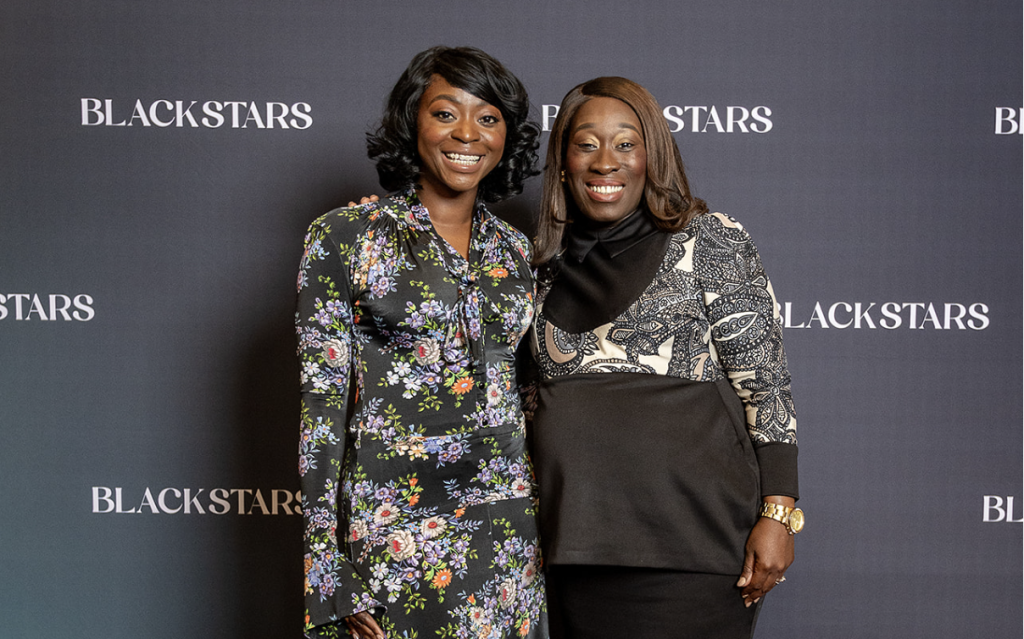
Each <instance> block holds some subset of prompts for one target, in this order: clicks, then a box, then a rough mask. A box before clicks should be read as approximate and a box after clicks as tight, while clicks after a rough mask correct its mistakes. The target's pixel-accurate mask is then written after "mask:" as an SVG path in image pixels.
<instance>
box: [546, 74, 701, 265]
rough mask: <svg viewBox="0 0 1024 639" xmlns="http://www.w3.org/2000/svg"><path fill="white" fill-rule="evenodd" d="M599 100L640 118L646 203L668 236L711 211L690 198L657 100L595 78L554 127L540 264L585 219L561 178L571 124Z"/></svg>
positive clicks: (629, 84)
mask: <svg viewBox="0 0 1024 639" xmlns="http://www.w3.org/2000/svg"><path fill="white" fill-rule="evenodd" d="M596 97H604V98H614V99H616V100H621V101H622V102H625V103H626V104H627V105H628V106H629V108H631V109H633V112H634V113H636V116H637V118H638V119H639V120H640V124H641V125H642V127H643V136H644V146H645V147H646V148H647V176H646V177H647V180H646V184H645V185H644V197H643V202H641V204H643V205H644V208H645V209H646V211H647V212H648V213H649V214H650V215H651V216H652V217H653V218H654V223H655V224H656V225H657V226H658V228H660V229H662V230H663V231H668V232H675V231H679V230H681V229H682V228H683V227H684V226H686V225H687V224H688V223H689V221H690V220H691V219H693V218H694V217H695V216H697V215H701V214H703V213H707V211H708V207H707V204H705V203H704V200H702V199H700V198H696V197H693V195H691V194H690V183H689V181H688V180H687V179H686V171H685V170H684V169H683V159H682V157H680V155H679V147H678V146H676V142H675V140H674V139H673V138H672V133H671V132H670V131H669V130H668V123H667V122H666V121H665V117H664V116H663V115H662V112H661V107H660V106H658V101H657V100H655V99H654V96H653V95H651V93H650V92H649V91H648V90H647V89H645V88H643V87H642V86H640V85H639V84H637V83H636V82H633V81H632V80H627V79H626V78H619V77H603V78H595V79H593V80H589V81H587V82H584V83H583V84H579V85H577V86H576V87H574V88H573V89H572V91H569V93H567V94H566V96H565V97H564V98H563V99H562V105H561V107H559V111H558V117H557V118H555V124H554V126H553V127H552V129H551V137H550V139H549V140H548V157H547V164H546V165H545V167H544V193H543V195H542V196H541V209H540V219H539V220H538V222H537V237H536V241H535V248H536V250H535V252H534V264H536V265H539V264H543V263H545V262H547V261H548V260H550V259H551V258H552V257H554V256H555V255H557V254H558V253H559V252H560V251H561V250H562V248H563V247H564V242H565V229H566V225H567V224H569V223H570V222H571V221H572V220H573V217H574V216H576V215H580V213H579V209H578V208H577V207H576V203H575V201H574V200H573V199H572V196H571V195H569V196H568V197H567V195H566V193H567V191H566V186H565V184H564V183H563V182H562V181H561V175H562V169H563V168H564V165H565V153H566V150H567V148H568V145H569V137H568V135H567V133H568V131H569V126H570V125H571V124H572V120H573V118H574V117H575V116H576V112H577V111H579V109H580V107H581V106H583V105H584V104H585V103H586V102H588V101H589V100H590V99H592V98H596Z"/></svg>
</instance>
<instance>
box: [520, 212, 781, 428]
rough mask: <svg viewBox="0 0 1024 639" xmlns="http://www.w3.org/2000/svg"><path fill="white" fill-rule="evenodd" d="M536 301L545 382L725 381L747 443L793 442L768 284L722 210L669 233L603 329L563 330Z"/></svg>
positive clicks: (741, 233) (742, 233)
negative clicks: (657, 262) (661, 251)
mask: <svg viewBox="0 0 1024 639" xmlns="http://www.w3.org/2000/svg"><path fill="white" fill-rule="evenodd" d="M546 293H547V287H544V286H542V288H541V291H540V296H539V299H538V309H539V311H538V318H537V324H536V328H535V330H536V335H537V340H536V341H537V343H538V344H543V345H544V346H545V347H544V348H541V349H539V352H538V353H537V360H538V363H539V365H540V369H541V373H542V376H543V377H544V378H549V379H550V378H555V377H561V376H565V375H571V374H583V373H601V372H607V373H650V374H655V375H667V376H671V377H678V378H682V379H687V380H692V381H698V382H714V381H717V380H721V379H728V380H729V382H730V383H731V384H732V387H733V389H735V391H736V394H737V395H738V396H739V398H740V399H741V400H742V401H743V405H744V408H745V410H746V421H747V429H748V430H749V432H750V438H751V440H753V441H754V442H755V443H769V442H784V443H787V444H796V413H795V411H794V409H793V397H792V395H791V394H790V376H789V370H788V369H787V366H786V354H785V352H784V350H783V347H782V322H781V320H780V316H779V310H778V304H777V303H776V301H775V293H774V292H773V291H772V285H771V282H770V281H769V280H768V276H767V275H766V274H765V272H764V268H763V267H762V266H761V258H760V257H759V256H758V254H757V249H756V248H755V247H754V243H753V242H752V241H751V239H750V236H749V235H748V234H747V232H746V230H744V228H743V226H742V225H740V223H739V222H737V221H736V220H734V219H732V218H731V217H729V216H727V215H724V214H722V213H711V214H708V215H702V216H699V217H697V218H695V219H694V220H693V221H692V222H691V223H690V224H689V225H687V227H686V228H685V229H683V230H682V231H680V232H679V233H677V234H675V235H674V236H673V237H672V239H671V241H670V242H669V246H668V251H667V252H666V254H665V257H664V259H663V260H662V266H661V268H660V269H659V270H658V273H657V274H656V275H655V278H654V281H653V282H651V283H650V285H649V286H648V287H647V289H646V290H644V291H643V293H642V294H641V295H640V297H639V299H637V300H636V301H635V302H634V303H633V304H631V305H630V306H629V308H628V309H626V311H625V312H624V313H622V314H621V315H620V316H619V317H617V318H616V319H615V320H613V321H612V322H610V323H608V324H605V325H603V326H599V327H597V328H596V329H594V330H592V331H587V332H584V333H569V332H566V331H563V330H562V329H560V328H558V327H557V326H554V325H553V324H550V323H549V322H548V321H547V319H546V318H545V317H544V313H543V303H544V296H545V295H546Z"/></svg>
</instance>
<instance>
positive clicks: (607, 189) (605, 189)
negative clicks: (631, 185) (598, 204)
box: [587, 184, 626, 195]
mask: <svg viewBox="0 0 1024 639" xmlns="http://www.w3.org/2000/svg"><path fill="white" fill-rule="evenodd" d="M587 188H588V189H590V190H591V191H593V192H594V193H597V194H598V195H611V194H613V193H618V192H619V191H621V190H622V189H624V188H626V187H624V186H622V185H621V184H619V185H616V186H591V185H589V184H588V185H587Z"/></svg>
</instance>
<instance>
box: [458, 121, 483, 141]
mask: <svg viewBox="0 0 1024 639" xmlns="http://www.w3.org/2000/svg"><path fill="white" fill-rule="evenodd" d="M452 137H453V138H455V139H456V140H458V141H459V142H462V143H463V144H469V143H470V142H476V141H477V140H479V139H480V130H479V129H478V128H477V126H476V123H475V122H473V119H472V118H462V119H461V120H459V121H458V122H456V123H455V126H454V127H453V128H452Z"/></svg>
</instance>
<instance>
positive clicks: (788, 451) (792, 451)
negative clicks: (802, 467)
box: [754, 442, 800, 499]
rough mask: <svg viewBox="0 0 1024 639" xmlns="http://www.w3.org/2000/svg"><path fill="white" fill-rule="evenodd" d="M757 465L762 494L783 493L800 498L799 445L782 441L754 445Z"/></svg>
mask: <svg viewBox="0 0 1024 639" xmlns="http://www.w3.org/2000/svg"><path fill="white" fill-rule="evenodd" d="M754 455H756V456H757V465H758V467H759V468H760V472H761V496H762V497H764V496H767V495H782V496H784V497H792V498H793V499H800V483H799V481H798V477H797V461H796V458H797V446H796V444H785V443H782V442H768V443H765V444H760V445H756V444H755V446H754Z"/></svg>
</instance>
